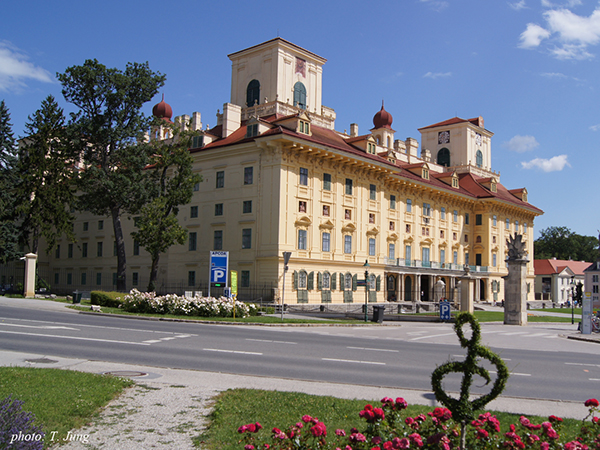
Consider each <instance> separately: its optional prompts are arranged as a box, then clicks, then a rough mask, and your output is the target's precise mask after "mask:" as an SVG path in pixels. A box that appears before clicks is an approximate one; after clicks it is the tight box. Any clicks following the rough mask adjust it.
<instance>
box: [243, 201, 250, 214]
mask: <svg viewBox="0 0 600 450" xmlns="http://www.w3.org/2000/svg"><path fill="white" fill-rule="evenodd" d="M251 212H252V200H244V203H243V204H242V213H243V214H249V213H251Z"/></svg>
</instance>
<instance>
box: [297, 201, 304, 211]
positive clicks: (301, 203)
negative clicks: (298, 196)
mask: <svg viewBox="0 0 600 450" xmlns="http://www.w3.org/2000/svg"><path fill="white" fill-rule="evenodd" d="M298 212H302V213H305V212H306V202H305V201H302V200H301V201H299V202H298Z"/></svg>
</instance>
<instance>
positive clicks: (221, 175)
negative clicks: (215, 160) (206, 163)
mask: <svg viewBox="0 0 600 450" xmlns="http://www.w3.org/2000/svg"><path fill="white" fill-rule="evenodd" d="M223 187H225V172H224V171H223V170H220V171H218V172H217V181H216V184H215V188H217V189H221V188H223Z"/></svg>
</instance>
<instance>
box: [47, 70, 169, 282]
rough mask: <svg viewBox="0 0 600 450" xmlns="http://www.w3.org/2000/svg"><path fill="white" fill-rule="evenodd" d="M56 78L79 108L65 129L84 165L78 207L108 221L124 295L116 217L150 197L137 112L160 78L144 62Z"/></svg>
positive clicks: (143, 123) (144, 125)
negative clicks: (112, 234)
mask: <svg viewBox="0 0 600 450" xmlns="http://www.w3.org/2000/svg"><path fill="white" fill-rule="evenodd" d="M57 77H58V79H59V81H60V82H61V83H62V85H63V89H62V93H63V95H64V97H65V99H66V100H67V101H68V102H70V103H72V104H74V105H75V106H76V107H77V108H78V109H79V110H78V111H77V112H76V113H73V114H72V116H71V121H70V126H71V129H72V131H73V135H72V136H74V142H75V143H76V144H77V147H78V149H79V151H80V152H81V155H82V158H83V162H84V165H85V168H84V170H83V172H82V174H81V177H80V180H81V183H80V189H81V192H82V194H81V196H80V201H81V208H82V209H85V210H88V211H91V212H92V213H94V214H97V215H102V216H107V217H108V216H110V217H111V218H112V224H113V230H114V235H115V241H116V250H117V290H119V291H124V290H125V289H126V278H125V273H126V272H125V271H126V267H127V258H126V254H125V241H124V238H123V230H122V226H121V215H122V214H123V213H132V214H135V213H137V212H138V211H139V209H140V208H141V207H142V206H143V205H144V204H145V203H146V201H147V200H148V198H149V195H150V193H151V191H150V189H149V187H148V180H147V177H146V173H145V172H144V170H143V169H144V167H146V165H147V164H148V162H149V157H150V154H149V150H150V147H149V146H147V145H138V142H139V141H140V140H142V138H143V133H144V132H145V131H147V130H148V128H149V126H150V122H151V119H150V118H148V117H146V116H145V115H144V114H143V113H142V112H141V108H142V106H143V105H144V103H146V102H148V101H150V100H151V99H152V98H153V97H154V96H155V95H156V93H157V92H158V89H159V88H160V87H161V86H163V84H164V82H165V76H164V75H161V74H160V73H156V72H153V71H151V70H150V68H149V66H148V63H144V64H140V63H128V64H127V66H126V68H125V70H124V71H121V70H119V69H114V68H113V69H109V68H107V67H106V66H104V65H102V64H100V63H99V62H98V61H97V60H95V59H94V60H87V61H85V63H84V64H83V65H81V66H72V67H69V68H68V69H66V71H65V73H63V74H60V73H59V74H57Z"/></svg>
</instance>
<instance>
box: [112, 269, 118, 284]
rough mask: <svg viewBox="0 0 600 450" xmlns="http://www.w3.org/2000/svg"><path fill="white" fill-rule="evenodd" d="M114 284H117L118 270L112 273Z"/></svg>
mask: <svg viewBox="0 0 600 450" xmlns="http://www.w3.org/2000/svg"><path fill="white" fill-rule="evenodd" d="M112 284H113V286H116V285H117V272H113V274H112Z"/></svg>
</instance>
